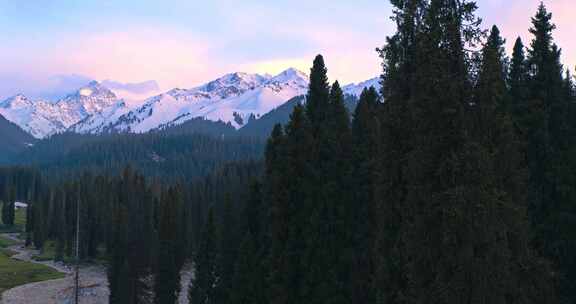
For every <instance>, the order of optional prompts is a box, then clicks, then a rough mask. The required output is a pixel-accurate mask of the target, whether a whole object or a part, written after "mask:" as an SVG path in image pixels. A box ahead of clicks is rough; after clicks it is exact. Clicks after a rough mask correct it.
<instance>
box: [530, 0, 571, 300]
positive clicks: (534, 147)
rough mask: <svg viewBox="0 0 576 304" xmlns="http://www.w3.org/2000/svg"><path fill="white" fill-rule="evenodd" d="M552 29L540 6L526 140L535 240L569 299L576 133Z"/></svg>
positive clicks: (535, 22)
mask: <svg viewBox="0 0 576 304" xmlns="http://www.w3.org/2000/svg"><path fill="white" fill-rule="evenodd" d="M555 28H556V27H555V25H554V24H553V23H552V14H551V13H549V12H548V11H547V9H546V7H545V6H544V4H541V5H540V6H539V8H538V11H537V13H536V15H535V17H534V18H532V28H531V29H530V32H531V33H532V35H533V36H534V38H533V40H532V42H531V45H530V49H529V56H528V62H529V64H530V82H529V83H530V94H529V97H530V98H529V105H528V107H529V108H528V110H527V112H528V114H527V117H528V118H527V128H526V129H527V132H526V136H525V138H524V140H525V141H526V143H527V144H526V146H527V149H526V150H527V151H526V154H527V159H528V168H529V170H530V185H529V189H530V191H531V192H530V194H531V195H530V203H531V205H530V211H531V212H530V214H531V217H532V222H533V223H534V225H535V227H536V237H535V244H536V246H537V248H538V250H539V251H540V252H542V253H543V254H544V255H545V256H546V257H548V258H549V259H550V260H551V261H552V262H553V263H554V266H555V267H556V268H557V269H558V270H559V271H560V272H561V276H560V282H559V289H560V298H561V301H563V302H567V303H569V302H574V300H575V299H576V293H575V292H574V290H576V285H574V282H575V281H576V267H575V265H576V264H574V262H573V261H574V259H573V258H571V256H573V255H574V254H575V253H576V251H575V249H574V246H572V245H570V243H571V241H570V240H573V239H574V237H575V235H574V231H576V230H574V227H576V220H574V219H575V218H576V216H575V215H576V208H575V207H574V206H575V205H576V194H575V190H574V187H573V185H574V180H576V175H575V173H574V172H576V170H575V168H576V163H575V162H574V156H573V155H574V153H573V151H574V147H576V140H575V134H576V133H574V131H573V130H571V127H570V126H571V125H573V118H572V117H570V116H569V115H570V112H571V109H572V107H573V103H572V102H571V101H570V100H568V99H569V98H567V96H566V94H565V93H564V92H565V85H564V84H563V83H564V80H563V77H562V65H561V63H560V50H559V48H558V47H557V46H556V45H555V44H554V41H553V37H552V31H553V30H554V29H555Z"/></svg>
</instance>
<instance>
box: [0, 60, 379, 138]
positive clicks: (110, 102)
mask: <svg viewBox="0 0 576 304" xmlns="http://www.w3.org/2000/svg"><path fill="white" fill-rule="evenodd" d="M308 81H309V80H308V75H306V74H304V73H303V72H300V71H298V70H296V69H293V68H290V69H287V70H285V71H283V72H281V73H280V74H278V75H275V76H272V75H268V74H266V75H260V74H248V73H239V72H237V73H230V74H226V75H224V76H222V77H220V78H218V79H215V80H213V81H210V82H208V83H206V84H203V85H201V86H198V87H195V88H191V89H179V88H176V89H172V90H170V91H167V92H165V93H162V94H159V95H156V96H153V97H149V98H142V99H140V100H137V101H133V100H130V101H129V102H127V100H126V99H123V98H120V97H119V96H118V94H115V93H114V91H112V90H118V86H121V85H123V84H121V83H116V82H111V81H105V82H103V83H102V84H101V83H99V82H96V81H91V82H90V83H88V84H87V85H85V86H83V87H81V88H80V89H78V90H77V91H76V92H74V93H72V94H69V95H68V96H66V97H64V98H62V99H60V100H58V101H57V102H51V101H44V100H36V101H34V100H30V99H28V98H27V97H25V96H24V95H16V96H14V97H11V98H9V99H7V100H5V101H2V102H0V115H2V116H4V117H5V118H6V119H7V120H9V121H11V122H13V123H15V124H16V125H18V126H20V127H21V128H22V129H23V130H25V131H26V132H28V133H30V134H31V135H32V136H34V137H36V138H44V137H48V136H50V135H53V134H56V133H60V132H64V131H72V132H78V133H92V134H97V133H108V132H134V133H144V132H148V131H150V130H157V129H164V128H167V127H170V126H174V125H180V124H182V123H184V122H186V121H188V120H191V119H193V118H202V119H205V120H209V121H215V122H218V121H221V122H224V123H227V124H230V125H231V126H232V127H234V128H236V129H240V128H242V127H244V126H245V125H247V124H248V122H250V121H251V120H253V119H259V118H260V117H262V116H263V115H265V114H267V113H269V112H270V111H272V110H274V109H276V108H278V107H280V106H281V105H283V104H284V103H286V102H287V101H289V100H290V99H292V98H294V97H296V96H301V95H304V94H306V91H307V89H308ZM137 85H138V88H140V87H141V86H144V87H145V89H148V87H155V88H156V84H155V82H147V83H143V84H137ZM124 86H125V84H124ZM370 86H374V87H376V88H377V89H379V88H380V83H379V78H373V79H370V80H367V81H364V82H361V83H358V84H350V85H346V86H344V87H343V91H344V93H346V94H349V95H354V96H357V97H358V96H359V95H360V93H361V92H362V90H363V89H364V88H367V87H370ZM110 87H114V88H110Z"/></svg>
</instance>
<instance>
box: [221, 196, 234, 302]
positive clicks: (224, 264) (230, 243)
mask: <svg viewBox="0 0 576 304" xmlns="http://www.w3.org/2000/svg"><path fill="white" fill-rule="evenodd" d="M220 218H221V221H220V229H219V232H220V233H219V235H220V244H219V246H218V248H219V250H218V253H219V254H218V261H217V263H218V274H219V278H218V289H217V291H216V292H217V297H218V300H217V301H218V303H228V302H229V301H230V292H231V289H232V277H233V275H234V268H235V266H236V256H237V254H238V253H237V251H238V247H239V246H240V242H239V241H238V236H237V235H238V227H237V225H236V218H235V213H234V207H233V206H232V199H231V197H230V195H229V194H226V198H225V202H224V210H223V214H222V216H221V217H220Z"/></svg>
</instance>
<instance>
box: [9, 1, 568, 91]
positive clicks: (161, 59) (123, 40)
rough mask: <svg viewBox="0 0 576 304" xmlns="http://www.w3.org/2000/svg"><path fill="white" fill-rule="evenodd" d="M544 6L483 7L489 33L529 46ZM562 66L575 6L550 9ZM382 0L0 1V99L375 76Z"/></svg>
mask: <svg viewBox="0 0 576 304" xmlns="http://www.w3.org/2000/svg"><path fill="white" fill-rule="evenodd" d="M539 2H540V0H479V1H478V4H479V6H480V11H479V15H480V16H481V17H483V18H484V24H483V26H484V27H485V28H488V27H489V26H491V25H492V24H497V25H498V26H499V27H500V28H501V30H502V32H503V35H504V36H505V37H506V38H507V39H508V43H509V44H511V43H513V41H514V39H515V38H516V37H517V36H522V37H523V38H524V39H525V43H526V44H528V41H529V39H530V38H531V37H530V35H529V33H528V28H529V27H530V17H531V16H532V15H533V14H534V13H535V11H536V8H537V5H538V3H539ZM544 2H545V4H546V5H547V6H548V8H549V10H550V11H551V12H552V13H553V14H554V17H553V21H554V22H555V23H556V25H557V30H556V31H555V33H554V37H555V39H556V42H557V43H558V44H559V45H560V47H561V48H562V49H563V61H564V63H565V64H566V65H569V66H570V67H571V70H572V71H573V70H574V66H575V65H576V39H574V37H575V36H576V13H575V12H576V1H574V0H547V1H544ZM390 14H391V8H390V5H389V4H388V1H386V0H378V1H376V0H356V1H339V0H336V1H334V0H331V1H325V0H314V1H310V0H275V1H255V0H248V1H232V0H211V1H198V0H164V1H143V0H138V1H137V0H123V1H117V0H82V1H81V0H76V1H72V0H43V1H14V0H0V37H1V39H2V43H1V45H0V98H6V97H8V96H10V95H13V94H16V93H20V92H21V93H25V94H30V95H32V96H34V95H41V94H42V93H43V92H45V91H47V90H51V89H53V88H54V87H57V86H64V85H70V83H68V82H74V85H76V82H82V81H84V80H85V79H97V80H104V79H112V80H116V81H121V82H140V81H146V80H156V81H157V82H158V83H159V84H160V86H161V88H162V89H170V88H173V87H184V88H187V87H193V86H195V85H198V84H200V83H202V82H205V81H207V80H211V79H213V78H215V77H218V76H220V75H221V74H223V73H227V72H232V71H243V72H258V73H271V74H273V73H277V72H280V71H281V70H283V69H285V68H288V67H296V68H299V69H301V70H303V71H306V72H307V71H308V70H309V66H310V62H311V60H312V59H313V56H314V55H315V54H317V53H322V54H323V55H324V56H325V58H326V61H327V65H328V69H329V75H330V77H331V79H338V80H340V81H341V82H343V83H349V82H357V81H362V80H366V79H368V78H371V77H374V76H376V75H377V74H378V73H379V72H380V61H379V58H378V56H377V54H376V52H375V51H374V49H375V48H376V47H379V46H381V45H382V44H383V43H384V40H385V37H386V36H387V35H389V34H391V33H393V30H394V27H393V24H392V22H391V21H390V19H389V17H390Z"/></svg>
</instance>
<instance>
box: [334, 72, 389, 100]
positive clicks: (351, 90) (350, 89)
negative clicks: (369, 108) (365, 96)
mask: <svg viewBox="0 0 576 304" xmlns="http://www.w3.org/2000/svg"><path fill="white" fill-rule="evenodd" d="M380 81H381V79H380V77H375V78H372V79H368V80H366V81H363V82H360V83H357V84H356V83H351V84H348V85H345V86H344V87H342V91H344V94H349V95H353V96H356V97H360V94H362V91H363V90H364V89H366V88H369V87H374V88H375V89H376V90H378V91H380V87H381V84H380Z"/></svg>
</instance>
